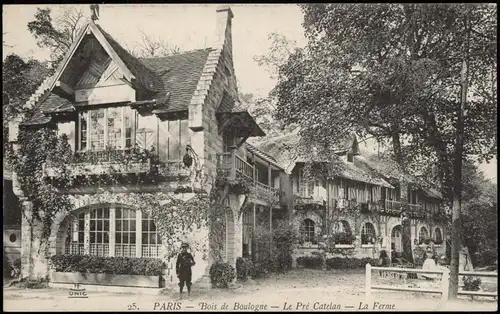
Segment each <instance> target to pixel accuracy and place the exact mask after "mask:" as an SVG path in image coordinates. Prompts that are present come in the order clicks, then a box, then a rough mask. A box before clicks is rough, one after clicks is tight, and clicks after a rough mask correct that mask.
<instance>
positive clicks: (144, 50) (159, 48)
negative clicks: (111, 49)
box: [128, 30, 181, 58]
mask: <svg viewBox="0 0 500 314" xmlns="http://www.w3.org/2000/svg"><path fill="white" fill-rule="evenodd" d="M139 32H140V33H141V35H142V37H141V41H140V42H137V43H135V45H134V46H133V47H132V48H128V51H129V53H130V54H131V55H133V56H135V57H137V58H150V57H164V56H169V55H173V54H179V53H181V49H180V47H178V46H174V47H172V48H171V47H170V46H169V45H168V44H167V42H165V41H164V40H163V39H161V38H154V37H152V36H151V35H148V34H146V33H145V32H144V31H142V30H140V31H139Z"/></svg>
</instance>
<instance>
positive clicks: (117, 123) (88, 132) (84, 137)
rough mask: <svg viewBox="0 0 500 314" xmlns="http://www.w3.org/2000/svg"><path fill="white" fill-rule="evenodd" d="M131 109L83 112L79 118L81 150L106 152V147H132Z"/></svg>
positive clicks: (119, 108)
mask: <svg viewBox="0 0 500 314" xmlns="http://www.w3.org/2000/svg"><path fill="white" fill-rule="evenodd" d="M133 115H134V112H133V110H132V109H131V108H130V107H110V108H100V109H96V110H89V111H82V112H80V113H79V118H78V134H79V144H78V149H79V150H94V151H95V150H104V149H105V148H106V147H111V148H116V149H123V148H129V147H132V145H133V143H132V125H133V124H132V120H133V118H134V116H133Z"/></svg>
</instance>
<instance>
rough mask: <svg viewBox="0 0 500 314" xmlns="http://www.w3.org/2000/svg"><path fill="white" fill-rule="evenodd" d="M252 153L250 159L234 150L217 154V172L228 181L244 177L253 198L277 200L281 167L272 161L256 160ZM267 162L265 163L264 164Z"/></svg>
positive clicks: (278, 197)
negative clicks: (247, 159)
mask: <svg viewBox="0 0 500 314" xmlns="http://www.w3.org/2000/svg"><path fill="white" fill-rule="evenodd" d="M255 157H256V156H255V155H253V158H252V161H251V162H249V161H246V160H245V159H244V158H243V157H241V156H238V155H237V154H236V153H235V152H226V153H219V154H217V173H218V174H220V175H222V176H224V177H226V178H227V179H228V180H229V181H234V180H236V178H237V177H241V178H243V179H246V181H247V182H249V183H250V189H251V192H252V193H251V197H252V198H254V200H257V201H258V200H263V199H269V200H275V201H279V200H280V196H281V195H282V194H283V192H282V191H281V190H280V188H279V172H280V171H281V168H280V167H279V166H278V165H277V164H276V163H275V162H272V161H269V160H267V161H265V160H262V159H261V161H260V162H258V161H257V160H256V158H255ZM266 162H267V165H266V164H265V163H266Z"/></svg>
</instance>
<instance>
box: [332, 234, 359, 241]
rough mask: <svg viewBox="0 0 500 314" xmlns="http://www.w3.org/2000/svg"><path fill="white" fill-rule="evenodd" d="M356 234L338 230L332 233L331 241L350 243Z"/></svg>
mask: <svg viewBox="0 0 500 314" xmlns="http://www.w3.org/2000/svg"><path fill="white" fill-rule="evenodd" d="M355 240H356V236H355V235H353V234H350V233H347V232H338V233H335V234H334V235H333V241H334V242H335V243H336V244H352V243H353V242H354V241H355Z"/></svg>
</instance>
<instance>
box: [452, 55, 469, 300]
mask: <svg viewBox="0 0 500 314" xmlns="http://www.w3.org/2000/svg"><path fill="white" fill-rule="evenodd" d="M460 96H461V99H460V109H459V111H458V119H457V133H456V142H455V159H454V167H453V171H454V186H453V215H452V226H451V228H452V230H451V263H450V285H449V299H451V300H453V299H456V298H457V295H458V286H459V282H458V280H459V276H458V273H459V266H460V249H461V246H462V241H461V239H462V232H461V228H462V220H461V209H462V208H461V207H462V197H461V196H462V158H463V156H462V155H463V149H464V121H463V120H464V117H463V113H464V107H465V104H466V101H467V62H466V60H465V58H464V61H463V63H462V89H461V95H460Z"/></svg>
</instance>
